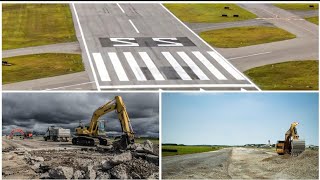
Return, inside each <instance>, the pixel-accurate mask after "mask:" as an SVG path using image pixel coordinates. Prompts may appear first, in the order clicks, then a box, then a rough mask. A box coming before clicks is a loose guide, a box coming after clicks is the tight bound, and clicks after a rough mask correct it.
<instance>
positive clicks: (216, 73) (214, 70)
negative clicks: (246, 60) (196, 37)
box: [192, 51, 227, 80]
mask: <svg viewBox="0 0 320 180" xmlns="http://www.w3.org/2000/svg"><path fill="white" fill-rule="evenodd" d="M192 53H193V54H194V55H195V56H196V57H197V58H198V59H199V61H200V62H201V63H202V64H203V65H204V66H206V67H207V68H208V70H209V71H210V72H211V73H212V74H213V75H214V76H215V77H217V78H218V79H219V80H227V78H226V77H225V76H224V75H223V74H222V73H221V72H220V71H219V70H218V69H217V68H216V67H214V66H213V65H212V64H211V63H210V61H209V60H208V59H207V58H206V57H204V56H203V55H202V54H201V53H200V52H199V51H193V52H192Z"/></svg>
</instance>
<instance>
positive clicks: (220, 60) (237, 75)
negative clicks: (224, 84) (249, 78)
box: [208, 51, 246, 80]
mask: <svg viewBox="0 0 320 180" xmlns="http://www.w3.org/2000/svg"><path fill="white" fill-rule="evenodd" d="M208 54H210V56H212V57H213V58H214V59H215V60H216V61H217V62H218V63H219V64H220V65H221V66H222V67H223V68H224V69H225V70H226V71H228V72H229V73H230V74H231V75H232V76H233V77H234V78H236V79H237V80H246V79H245V78H244V77H243V76H242V75H241V74H240V73H238V72H237V71H236V70H235V69H234V68H232V67H231V66H230V65H229V64H227V63H226V61H225V59H223V58H222V56H219V55H218V54H216V53H215V52H213V51H208Z"/></svg>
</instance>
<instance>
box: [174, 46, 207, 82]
mask: <svg viewBox="0 0 320 180" xmlns="http://www.w3.org/2000/svg"><path fill="white" fill-rule="evenodd" d="M177 53H178V55H179V56H180V57H181V58H182V59H183V61H184V62H185V63H186V64H187V65H188V66H189V67H190V68H191V69H192V71H193V72H194V73H195V74H196V75H197V76H198V77H199V79H200V80H209V78H208V77H207V76H206V75H205V74H204V73H203V72H202V71H201V69H200V68H199V67H198V66H197V65H196V64H195V63H194V62H193V61H192V59H191V58H190V57H189V56H188V55H187V54H186V53H185V52H177Z"/></svg>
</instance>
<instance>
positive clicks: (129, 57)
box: [123, 52, 147, 81]
mask: <svg viewBox="0 0 320 180" xmlns="http://www.w3.org/2000/svg"><path fill="white" fill-rule="evenodd" d="M123 54H124V56H125V57H126V59H127V62H128V63H129V65H130V67H131V69H132V71H133V73H134V75H135V76H136V78H137V80H138V81H146V80H147V79H146V77H145V76H144V74H143V72H142V71H141V69H140V67H139V65H138V63H137V61H136V60H135V59H134V57H133V55H132V54H131V52H123Z"/></svg>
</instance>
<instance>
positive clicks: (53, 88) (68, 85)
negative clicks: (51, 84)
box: [45, 81, 95, 91]
mask: <svg viewBox="0 0 320 180" xmlns="http://www.w3.org/2000/svg"><path fill="white" fill-rule="evenodd" d="M94 82H95V81H90V82H85V83H79V84H73V85H68V86H61V87H57V88H50V89H45V91H50V90H56V89H63V88H68V87H73V86H80V85H85V84H92V83H94Z"/></svg>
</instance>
